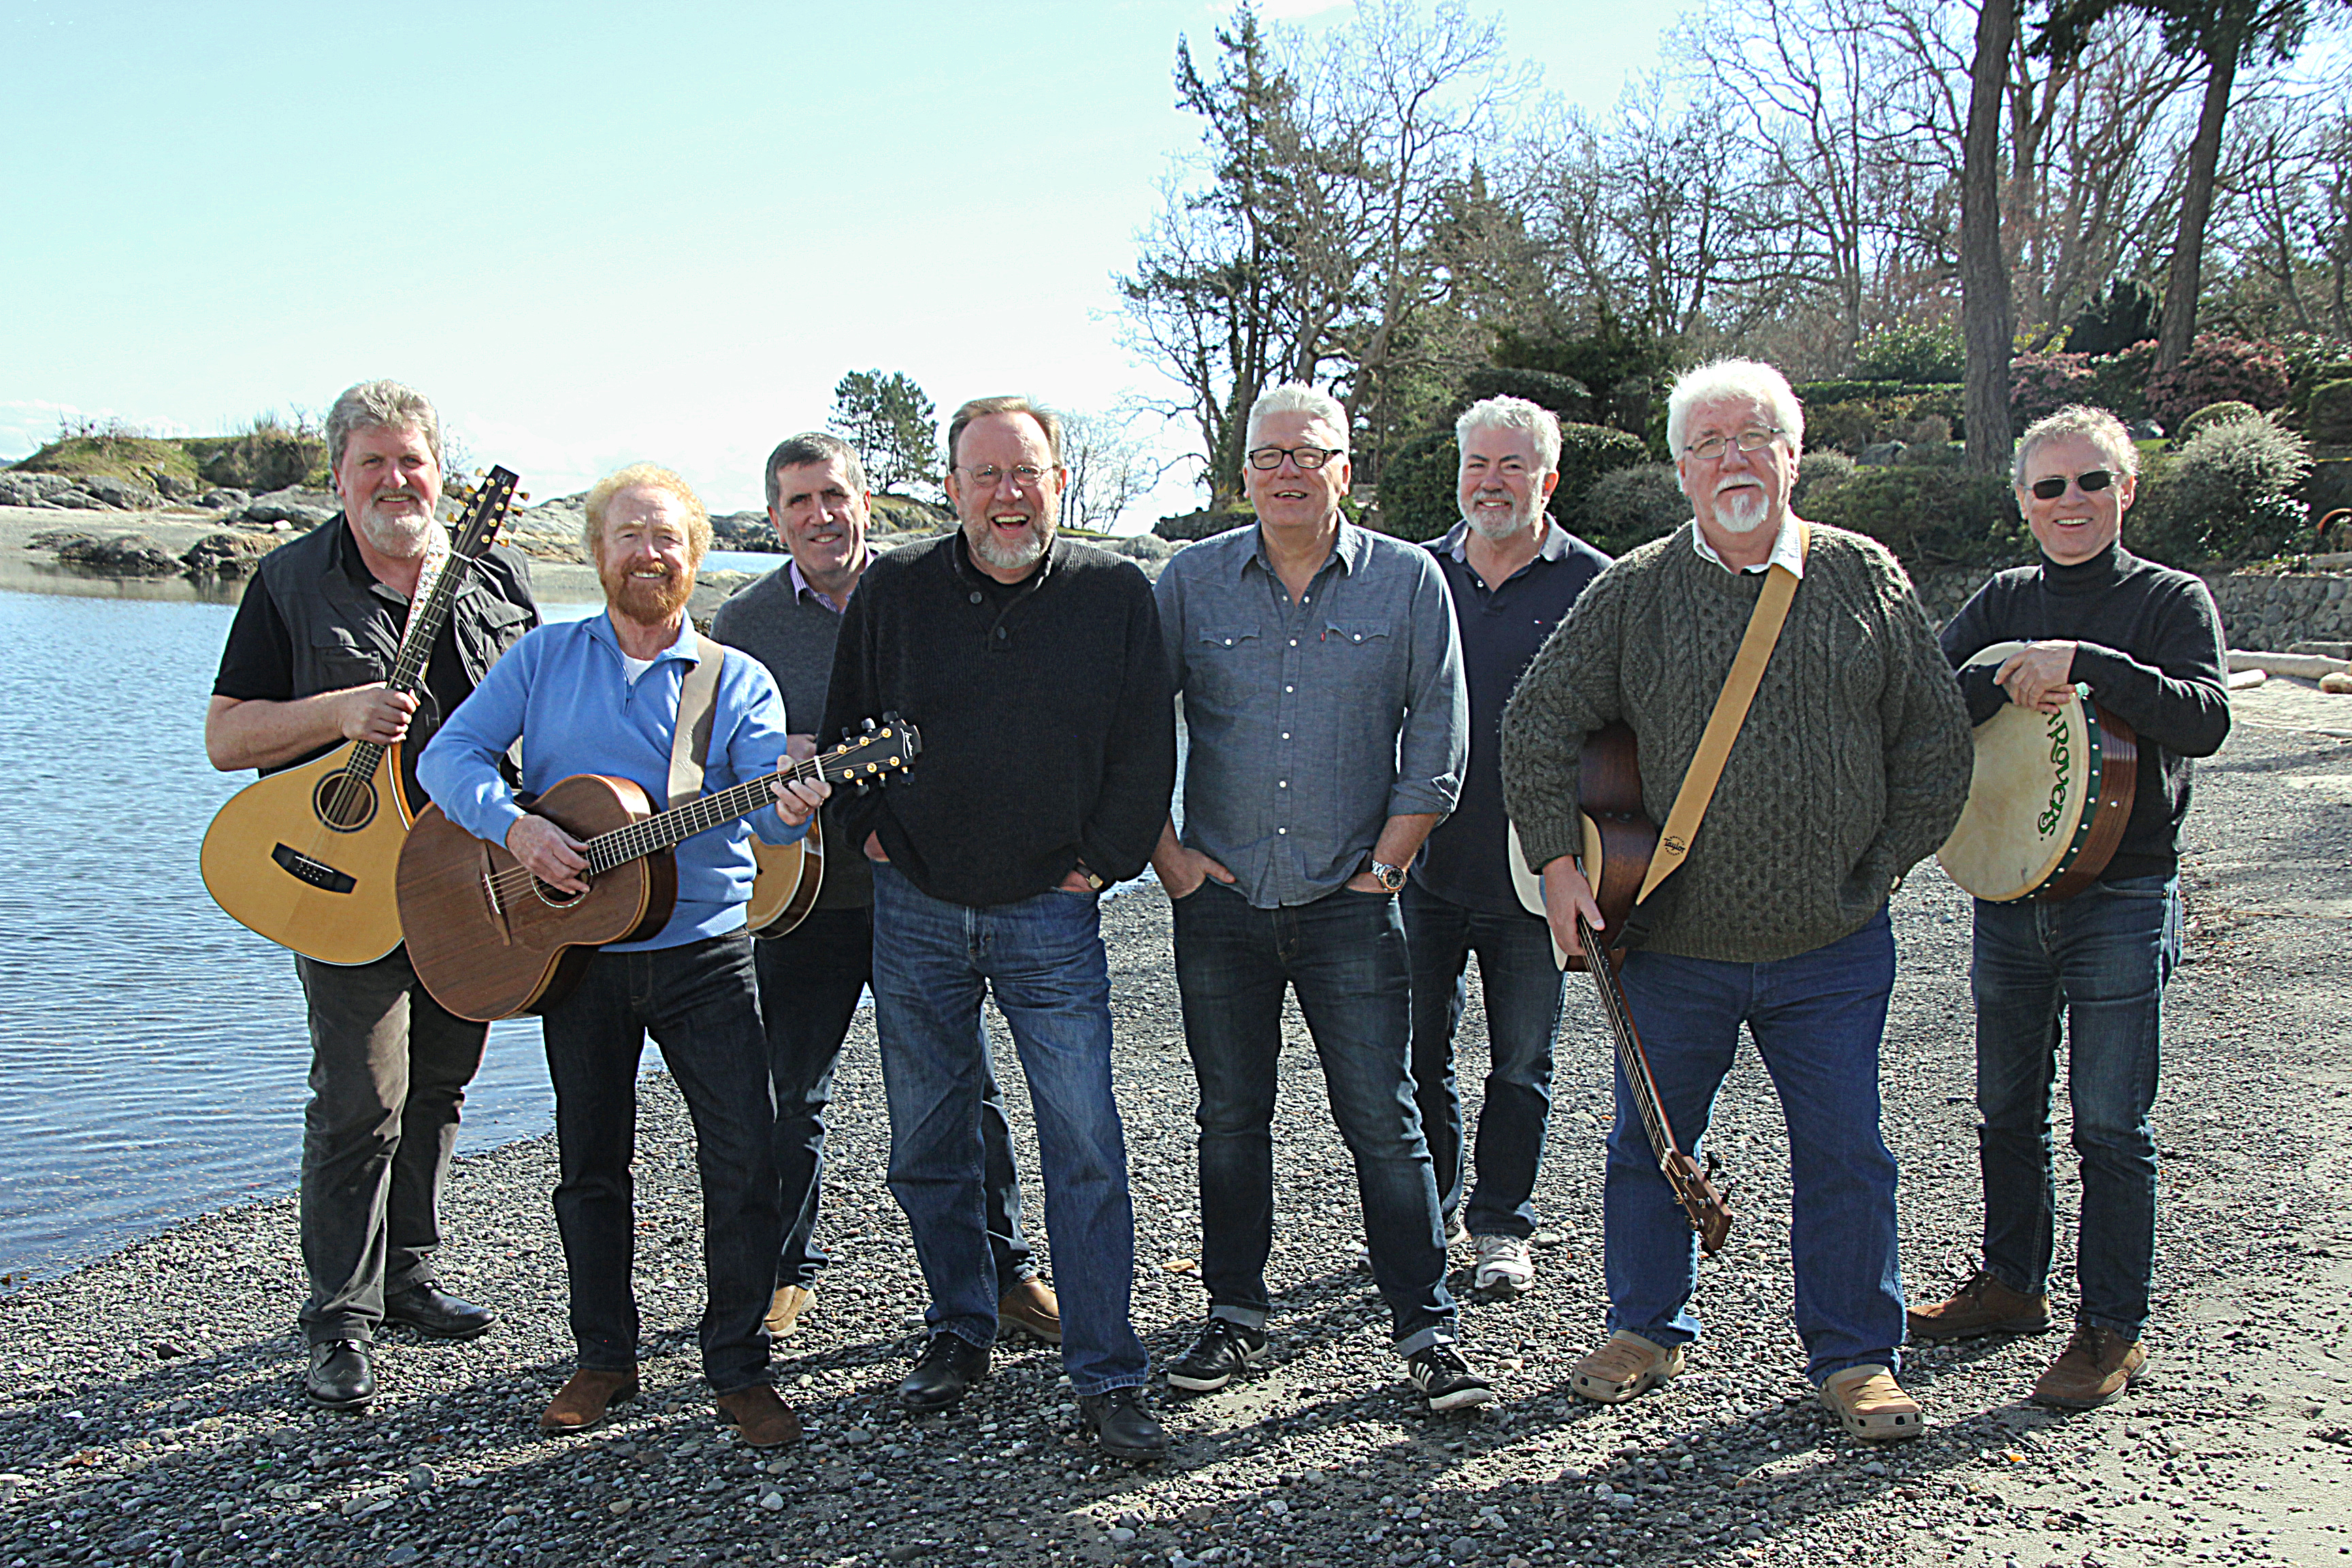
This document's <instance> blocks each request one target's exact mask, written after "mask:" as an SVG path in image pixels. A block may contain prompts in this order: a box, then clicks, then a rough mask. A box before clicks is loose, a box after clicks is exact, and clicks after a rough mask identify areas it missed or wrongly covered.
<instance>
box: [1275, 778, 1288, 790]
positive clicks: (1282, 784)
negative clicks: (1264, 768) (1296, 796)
mask: <svg viewBox="0 0 2352 1568" xmlns="http://www.w3.org/2000/svg"><path fill="white" fill-rule="evenodd" d="M1274 782H1275V785H1276V788H1279V789H1288V788H1289V787H1290V781H1289V780H1288V779H1276V780H1275V781H1274Z"/></svg>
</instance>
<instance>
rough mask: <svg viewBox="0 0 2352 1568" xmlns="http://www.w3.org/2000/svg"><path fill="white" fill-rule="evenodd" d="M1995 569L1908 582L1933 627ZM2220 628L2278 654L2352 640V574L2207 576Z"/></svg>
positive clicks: (1945, 570) (1947, 572) (1957, 569)
mask: <svg viewBox="0 0 2352 1568" xmlns="http://www.w3.org/2000/svg"><path fill="white" fill-rule="evenodd" d="M1992 572H1993V568H1990V567H1984V566H1941V567H1932V568H1930V569H1928V570H1927V571H1925V572H1922V573H1921V574H1918V575H1917V576H1916V577H1915V578H1914V579H1912V582H1913V584H1914V585H1915V586H1916V587H1917V588H1918V590H1919V598H1920V600H1921V602H1922V603H1924V604H1925V605H1927V614H1928V615H1929V616H1931V617H1933V618H1934V620H1935V622H1936V624H1937V626H1941V625H1943V624H1944V622H1946V621H1948V620H1949V619H1951V618H1952V616H1955V615H1957V614H1958V612H1959V608H1960V606H1961V605H1965V604H1967V603H1968V602H1969V595H1972V594H1974V593H1975V592H1976V591H1977V590H1978V589H1979V588H1980V587H1982V586H1984V583H1985V579H1986V578H1988V577H1990V576H1991V575H1992ZM2205 585H2206V586H2207V587H2208V588H2210V589H2211V590H2212V591H2213V602H2214V603H2215V604H2216V605H2220V606H2221V630H2222V632H2223V634H2224V635H2225V636H2226V637H2228V638H2229V645H2230V646H2231V647H2235V648H2246V649H2250V650H2261V651H2263V652H2270V653H2279V652H2284V651H2285V650H2286V649H2288V648H2290V647H2294V645H2295V644H2296V643H2300V642H2344V641H2347V640H2348V639H2352V575H2340V574H2330V573H2325V572H2320V573H2310V574H2299V575H2274V574H2258V573H2222V572H2215V573H2208V574H2206V576H2205Z"/></svg>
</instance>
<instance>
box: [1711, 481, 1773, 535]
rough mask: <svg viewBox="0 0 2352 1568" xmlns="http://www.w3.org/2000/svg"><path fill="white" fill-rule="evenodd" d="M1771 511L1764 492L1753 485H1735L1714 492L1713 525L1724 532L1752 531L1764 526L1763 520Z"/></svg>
mask: <svg viewBox="0 0 2352 1568" xmlns="http://www.w3.org/2000/svg"><path fill="white" fill-rule="evenodd" d="M1771 512H1772V508H1771V505H1770V503H1769V502H1768V501H1767V500H1765V499H1764V492H1763V491H1762V490H1761V489H1758V488H1757V487H1756V486H1754V485H1737V486H1734V487H1733V488H1732V489H1728V490H1717V492H1716V496H1715V525H1716V526H1717V528H1720V529H1722V530H1723V531H1725V532H1726V533H1753V532H1755V531H1757V530H1758V529H1759V528H1761V527H1763V526H1764V520H1765V519H1766V518H1767V517H1769V516H1770V515H1771Z"/></svg>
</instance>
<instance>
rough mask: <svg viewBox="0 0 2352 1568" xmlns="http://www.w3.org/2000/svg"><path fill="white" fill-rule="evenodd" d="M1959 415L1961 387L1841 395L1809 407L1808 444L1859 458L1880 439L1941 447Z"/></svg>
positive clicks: (1806, 421) (1807, 409) (1819, 449)
mask: <svg viewBox="0 0 2352 1568" xmlns="http://www.w3.org/2000/svg"><path fill="white" fill-rule="evenodd" d="M1959 419H1960V393H1959V388H1958V387H1931V388H1929V389H1927V391H1924V392H1917V391H1914V392H1904V393H1899V394H1896V395H1891V396H1885V397H1855V398H1841V399H1837V400H1834V401H1823V402H1821V403H1811V402H1809V403H1807V404H1806V405H1805V446H1806V447H1808V448H1809V449H1811V450H1813V451H1817V452H1819V451H1827V450H1829V449H1831V448H1832V447H1834V448H1836V449H1838V450H1839V451H1843V452H1845V453H1847V454H1848V455H1850V456H1859V455H1860V454H1861V452H1862V449H1863V448H1864V447H1874V446H1876V445H1877V444H1878V443H1880V442H1882V441H1905V442H1927V443H1929V444H1937V445H1940V444H1941V443H1943V442H1946V441H1948V440H1950V439H1951V438H1952V432H1953V430H1954V429H1956V428H1957V427H1958V424H1959Z"/></svg>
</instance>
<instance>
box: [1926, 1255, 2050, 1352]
mask: <svg viewBox="0 0 2352 1568" xmlns="http://www.w3.org/2000/svg"><path fill="white" fill-rule="evenodd" d="M1903 1321H1904V1323H1905V1325H1906V1327H1908V1328H1909V1329H1910V1331H1911V1337H1912V1338H1913V1339H1915V1340H1972V1339H1975V1338H1976V1337H1977V1336H1978V1335H1979V1334H2038V1333H2042V1332H2043V1331H2046V1330H2047V1329H2048V1328H2049V1327H2050V1298H2049V1297H2048V1296H2028V1295H2025V1294H2023V1293H2022V1292H2021V1291H2016V1290H2012V1289H2010V1288H2009V1287H2008V1286H2006V1285H2004V1284H2002V1283H2001V1282H2000V1280H1998V1279H1994V1278H1993V1277H1992V1272H1991V1271H1990V1269H1985V1268H1979V1269H1978V1270H1977V1271H1976V1272H1975V1273H1974V1274H1971V1275H1969V1279H1968V1283H1966V1284H1964V1285H1962V1286H1961V1287H1960V1288H1959V1289H1958V1290H1956V1291H1954V1292H1953V1293H1952V1299H1951V1300H1948V1301H1937V1302H1936V1303H1935V1304H1934V1305H1933V1306H1927V1307H1914V1308H1912V1309H1911V1310H1909V1311H1907V1312H1906V1313H1904V1314H1903Z"/></svg>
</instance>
